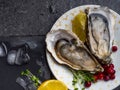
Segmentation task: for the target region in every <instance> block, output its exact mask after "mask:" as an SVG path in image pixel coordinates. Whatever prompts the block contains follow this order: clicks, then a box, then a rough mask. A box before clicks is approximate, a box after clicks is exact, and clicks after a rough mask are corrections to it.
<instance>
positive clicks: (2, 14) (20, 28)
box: [0, 0, 120, 90]
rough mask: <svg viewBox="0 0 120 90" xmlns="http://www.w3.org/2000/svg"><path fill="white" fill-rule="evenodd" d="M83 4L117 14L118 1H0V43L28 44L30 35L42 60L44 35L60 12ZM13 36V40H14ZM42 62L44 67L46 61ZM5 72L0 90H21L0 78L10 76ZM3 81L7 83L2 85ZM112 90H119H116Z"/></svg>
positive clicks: (119, 89) (11, 82)
mask: <svg viewBox="0 0 120 90" xmlns="http://www.w3.org/2000/svg"><path fill="white" fill-rule="evenodd" d="M86 4H99V5H102V6H108V7H109V8H111V9H113V10H114V11H116V12H117V13H119V14H120V7H119V5H120V0H0V36H1V37H2V38H1V39H0V40H2V41H3V40H5V41H9V39H10V41H9V42H15V40H18V41H20V39H22V40H23V41H24V40H28V41H29V38H30V36H31V37H33V38H36V37H34V35H39V36H38V37H39V41H40V44H39V47H40V52H41V53H42V55H41V57H42V58H43V60H46V58H45V55H44V54H45V42H44V40H45V35H46V33H47V32H49V30H50V28H51V27H52V25H53V24H54V23H55V21H56V20H57V19H58V18H59V17H60V16H61V15H62V14H63V13H65V12H66V11H68V10H70V9H71V8H74V7H76V6H80V5H86ZM6 36H7V37H6ZM8 36H10V37H11V38H9V37H8ZM13 36H14V37H13ZM15 36H17V39H14V38H16V37H15ZM23 36H24V37H23ZM21 37H23V38H21ZM36 40H38V39H36ZM33 41H34V39H33ZM20 42H21V41H20ZM44 63H45V64H46V62H44ZM0 65H1V64H0ZM1 67H2V66H1ZM23 68H24V67H23ZM36 68H37V67H36ZM5 70H8V69H7V68H6V69H5ZM5 70H3V69H0V90H7V89H9V90H22V89H21V88H20V87H19V86H17V85H14V83H13V81H11V80H8V79H7V78H6V79H3V78H5V75H4V74H7V73H8V74H9V73H10V72H7V71H5ZM19 70H21V69H19ZM33 71H34V70H33ZM48 71H49V70H48ZM17 73H18V72H16V74H17ZM11 76H12V75H11ZM13 76H14V75H13ZM48 78H49V77H48ZM14 79H15V78H14ZM1 81H2V82H1ZM6 81H7V82H8V83H9V84H8V83H7V85H6ZM18 87H19V88H18ZM115 90H120V87H118V88H116V89H115Z"/></svg>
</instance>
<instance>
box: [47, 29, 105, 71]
mask: <svg viewBox="0 0 120 90" xmlns="http://www.w3.org/2000/svg"><path fill="white" fill-rule="evenodd" d="M46 44H47V50H48V51H49V53H51V55H52V56H53V58H54V59H55V60H56V61H57V62H58V63H60V64H65V65H67V66H69V67H71V68H73V69H75V70H86V71H92V72H97V71H103V68H102V67H101V65H100V64H99V63H98V61H97V60H96V59H95V58H94V57H93V56H92V55H91V54H90V52H89V51H88V49H87V48H86V46H85V45H84V44H83V43H82V42H81V41H80V40H79V39H78V37H77V36H76V35H75V34H74V33H73V32H71V31H69V30H53V31H50V32H49V33H48V34H47V37H46Z"/></svg>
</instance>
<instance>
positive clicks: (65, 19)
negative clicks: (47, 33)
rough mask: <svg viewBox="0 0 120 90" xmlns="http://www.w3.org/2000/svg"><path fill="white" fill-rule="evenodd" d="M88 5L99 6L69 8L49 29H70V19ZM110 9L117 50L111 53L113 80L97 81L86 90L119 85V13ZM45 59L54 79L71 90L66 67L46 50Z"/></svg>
mask: <svg viewBox="0 0 120 90" xmlns="http://www.w3.org/2000/svg"><path fill="white" fill-rule="evenodd" d="M88 7H89V8H95V7H99V6H98V5H84V6H79V7H76V8H74V9H71V10H69V11H68V12H66V13H65V14H63V15H62V16H61V17H60V18H59V19H58V20H57V21H56V23H55V24H54V25H53V27H52V29H51V30H58V29H66V30H72V23H71V20H73V18H74V17H75V16H76V15H77V14H78V13H79V12H80V11H81V10H82V11H84V10H85V9H86V8H88ZM111 11H112V13H113V15H114V18H115V20H116V25H115V45H117V46H118V51H117V52H115V53H113V54H112V58H113V63H114V65H115V70H116V78H115V80H111V81H108V82H105V81H98V82H97V83H95V84H92V86H91V87H90V88H88V89H86V90H112V89H114V88H115V87H117V86H118V85H120V15H118V14H117V13H116V12H114V11H113V10H111ZM47 60H48V64H49V67H50V69H51V71H52V73H53V74H54V76H55V77H56V79H58V80H60V81H62V82H64V83H65V84H66V85H67V86H68V88H69V89H70V90H73V86H72V80H73V75H72V73H71V72H70V71H69V70H68V68H67V67H66V66H64V65H59V64H58V63H56V62H55V60H54V59H53V58H52V57H51V56H50V54H49V53H48V52H47ZM78 86H79V85H78ZM79 90H81V87H80V86H79Z"/></svg>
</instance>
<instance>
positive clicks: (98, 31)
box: [87, 7, 115, 63]
mask: <svg viewBox="0 0 120 90" xmlns="http://www.w3.org/2000/svg"><path fill="white" fill-rule="evenodd" d="M114 25H115V19H114V17H113V15H112V13H111V11H110V10H109V9H108V8H107V7H98V8H94V9H89V11H88V42H87V43H88V46H89V49H90V51H91V53H92V54H93V55H95V56H96V57H97V58H98V59H99V60H100V62H101V63H110V62H111V58H110V55H111V53H112V52H111V47H112V44H113V40H114Z"/></svg>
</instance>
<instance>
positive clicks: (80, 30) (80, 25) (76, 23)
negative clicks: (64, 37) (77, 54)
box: [72, 11, 87, 42]
mask: <svg viewBox="0 0 120 90" xmlns="http://www.w3.org/2000/svg"><path fill="white" fill-rule="evenodd" d="M86 29H87V15H86V14H85V13H84V12H83V11H80V13H79V14H78V15H76V16H75V18H74V19H73V20H72V31H73V32H74V33H75V34H76V35H77V36H78V37H79V39H80V40H81V41H83V42H85V40H86Z"/></svg>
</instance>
